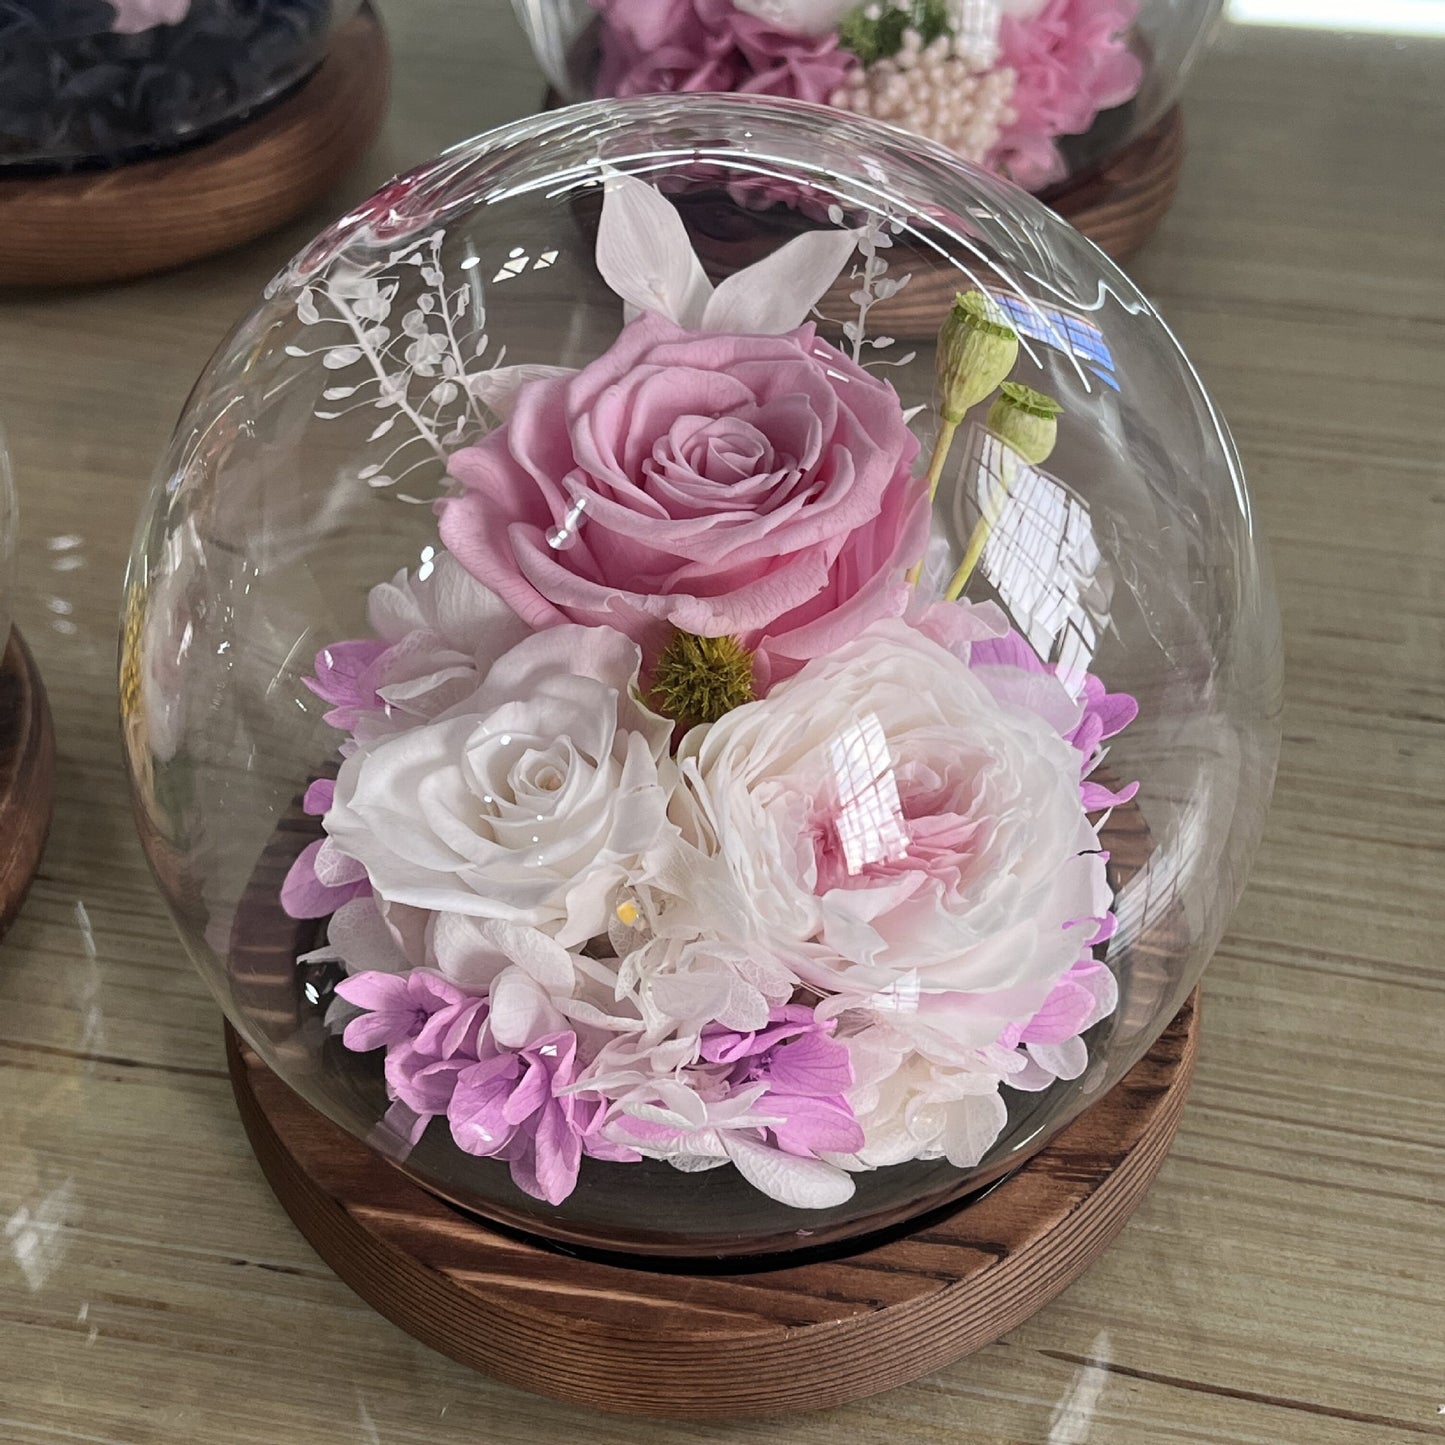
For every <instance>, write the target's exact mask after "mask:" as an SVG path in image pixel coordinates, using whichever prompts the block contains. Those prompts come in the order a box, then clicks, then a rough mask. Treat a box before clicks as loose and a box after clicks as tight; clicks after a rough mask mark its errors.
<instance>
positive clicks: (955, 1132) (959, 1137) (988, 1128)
mask: <svg viewBox="0 0 1445 1445" xmlns="http://www.w3.org/2000/svg"><path fill="white" fill-rule="evenodd" d="M1007 1122H1008V1109H1007V1107H1006V1106H1005V1104H1004V1101H1003V1100H1002V1099H1001V1098H1000V1097H999V1095H998V1093H997V1091H995V1092H994V1093H992V1094H982V1095H979V1096H978V1097H976V1098H971V1099H960V1100H958V1101H957V1102H955V1103H953V1104H950V1105H949V1106H948V1122H947V1124H946V1126H945V1128H944V1134H943V1147H944V1155H945V1157H946V1158H947V1159H948V1162H949V1163H950V1164H952V1165H953V1167H954V1168H955V1169H972V1168H973V1166H974V1165H975V1164H977V1163H978V1162H979V1160H981V1159H982V1158H983V1156H984V1155H985V1154H987V1153H988V1151H989V1150H990V1149H991V1148H992V1147H993V1142H994V1140H995V1139H997V1138H998V1136H999V1134H1000V1133H1002V1131H1003V1126H1004V1125H1005V1124H1006V1123H1007Z"/></svg>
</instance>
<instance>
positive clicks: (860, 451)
mask: <svg viewBox="0 0 1445 1445" xmlns="http://www.w3.org/2000/svg"><path fill="white" fill-rule="evenodd" d="M917 450H918V443H917V441H916V440H915V439H914V437H913V434H912V433H911V432H910V431H909V429H908V426H907V423H906V422H905V421H904V418H903V410H902V406H901V404H900V402H899V400H898V395H897V393H896V392H895V391H894V390H893V388H892V387H890V386H888V385H887V384H886V383H884V382H882V381H879V380H878V379H877V378H876V377H874V376H872V375H870V374H869V373H868V372H866V371H864V370H863V369H862V368H861V367H860V366H858V365H857V364H856V363H855V362H853V361H850V360H849V359H848V358H847V357H846V356H844V355H843V354H842V352H840V351H838V350H836V349H835V348H833V347H831V346H829V345H827V344H826V343H825V342H822V341H820V340H818V338H817V337H816V336H815V334H814V328H813V327H812V326H811V325H807V326H800V327H799V328H798V329H797V330H796V331H792V332H789V333H788V334H786V335H783V336H731V335H718V334H700V333H697V332H689V331H685V330H683V329H681V328H679V327H678V326H676V325H675V324H674V323H672V322H670V321H666V320H664V319H663V318H661V317H659V316H643V317H641V318H639V319H638V320H636V321H634V322H632V323H631V324H630V325H628V326H627V327H626V328H625V329H624V330H623V332H622V334H621V336H620V337H619V338H618V340H617V342H616V343H615V344H614V345H613V346H612V348H611V349H610V350H609V351H607V352H606V353H605V354H604V355H603V356H601V357H599V358H598V360H597V361H595V362H593V364H592V365H591V366H589V367H587V368H585V369H584V370H582V371H580V372H577V373H575V374H574V375H571V376H566V377H549V378H544V379H541V380H537V381H533V382H529V383H527V384H525V385H523V386H522V387H521V388H520V389H519V390H518V392H517V395H516V402H515V409H514V410H513V412H512V414H511V417H510V420H509V421H508V422H507V423H506V424H505V425H504V426H501V427H499V428H498V429H497V430H495V431H493V432H492V433H491V434H490V435H488V436H487V437H486V438H485V439H484V440H483V441H482V442H480V443H479V444H478V445H477V446H474V447H468V448H466V449H465V450H463V451H460V452H458V453H456V455H455V456H453V458H452V461H451V471H452V475H453V476H455V477H456V478H457V479H458V480H459V481H461V482H462V483H463V485H464V487H465V491H464V492H463V493H462V495H461V496H460V497H457V498H454V499H452V500H450V501H447V502H444V503H442V520H441V534H442V538H443V540H444V541H445V543H446V546H447V547H448V548H449V549H450V551H451V552H452V554H453V555H454V556H455V557H456V558H457V560H458V561H460V562H461V564H462V565H463V566H464V567H465V568H466V569H467V570H468V571H469V572H471V573H472V575H473V576H475V577H476V578H478V579H479V580H480V581H481V582H483V583H484V584H485V585H486V586H488V587H489V588H491V589H492V591H493V592H495V593H496V594H497V595H498V596H499V597H501V598H502V600H503V601H504V602H506V603H507V605H508V606H510V607H511V608H512V609H513V610H514V611H515V612H516V613H517V614H518V616H520V617H521V618H522V620H523V621H524V622H526V623H528V624H529V625H530V626H532V627H536V628H542V627H550V626H553V625H555V624H557V623H561V622H566V621H575V622H582V623H587V624H593V625H598V624H601V625H606V626H609V627H614V628H617V629H618V630H619V631H621V632H624V633H626V634H627V635H628V636H629V637H631V638H632V639H633V640H634V641H636V642H638V643H640V644H642V646H643V649H644V652H646V653H647V654H648V655H654V654H655V652H656V650H657V649H658V648H660V647H661V646H663V645H665V643H666V640H667V638H668V636H669V635H670V630H671V628H673V627H677V628H680V629H682V630H683V631H685V632H692V633H696V634H698V635H700V636H706V637H722V636H733V637H737V638H739V639H740V640H741V641H742V643H743V644H744V645H745V646H747V647H750V648H753V649H754V650H756V651H757V652H758V653H759V660H760V663H761V667H760V670H759V681H760V682H762V683H764V684H765V683H766V682H767V680H768V678H769V677H770V676H771V677H774V678H776V677H780V676H786V675H788V674H789V673H792V672H795V671H796V670H797V669H798V667H799V666H801V664H802V663H803V662H805V661H807V660H808V659H809V658H812V657H817V656H820V655H822V654H824V653H827V652H830V651H832V650H833V649H834V648H836V647H838V646H840V645H842V644H843V643H844V642H847V641H848V640H849V639H851V638H853V637H854V636H856V635H857V634H858V633H859V632H860V631H861V630H862V629H863V628H864V627H866V626H867V625H868V624H869V623H870V622H872V621H874V620H876V619H878V618H882V617H890V616H898V615H900V614H901V613H902V611H903V610H904V607H905V606H906V604H907V600H908V588H907V585H906V583H905V580H904V572H905V570H906V568H907V567H908V565H909V564H910V563H912V562H913V561H914V560H915V559H916V558H917V557H918V556H919V555H920V553H921V552H922V550H923V547H924V545H925V542H926V540H927V533H928V495H927V489H926V486H925V484H924V483H923V481H922V480H921V479H914V478H913V477H912V475H911V468H912V463H913V460H914V457H915V455H916V454H917Z"/></svg>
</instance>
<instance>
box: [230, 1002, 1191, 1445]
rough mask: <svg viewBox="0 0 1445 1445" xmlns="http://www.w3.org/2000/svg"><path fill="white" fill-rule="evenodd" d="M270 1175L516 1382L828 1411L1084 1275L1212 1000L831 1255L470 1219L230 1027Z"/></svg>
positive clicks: (613, 1401) (938, 1358) (394, 1294)
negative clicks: (725, 1270)
mask: <svg viewBox="0 0 1445 1445" xmlns="http://www.w3.org/2000/svg"><path fill="white" fill-rule="evenodd" d="M226 1039H227V1057H228V1062H229V1065H230V1070H231V1082H232V1086H233V1087H234V1089H235V1091H236V1101H237V1104H238V1105H239V1107H240V1110H241V1118H242V1120H243V1121H244V1123H245V1126H246V1132H247V1134H248V1135H249V1136H250V1139H251V1144H252V1146H253V1147H254V1149H255V1151H256V1157H257V1159H258V1160H259V1161H260V1164H261V1168H262V1169H263V1170H264V1171H265V1174H266V1178H267V1179H268V1180H269V1181H270V1184H271V1187H272V1188H273V1189H274V1190H275V1191H276V1195H277V1198H278V1199H280V1201H281V1203H282V1205H283V1206H284V1207H285V1209H286V1212H287V1213H288V1214H289V1215H290V1216H291V1218H292V1219H293V1220H295V1222H296V1224H297V1226H298V1228H299V1229H300V1230H301V1232H302V1233H303V1234H304V1235H305V1236H306V1238H307V1239H308V1240H309V1241H310V1242H311V1244H312V1245H313V1246H314V1247H315V1249H316V1252H317V1253H318V1254H319V1255H320V1256H321V1257H322V1258H323V1259H324V1260H325V1261H326V1262H327V1263H328V1264H329V1265H330V1266H331V1267H332V1268H333V1269H334V1270H335V1271H336V1272H337V1274H339V1275H340V1276H341V1278H342V1279H344V1280H345V1281H346V1282H347V1283H348V1284H349V1285H351V1287H352V1288H353V1289H354V1290H356V1292H357V1293H358V1294H359V1295H360V1296H361V1297H362V1298H363V1299H364V1300H366V1301H367V1302H368V1303H369V1304H371V1305H374V1306H375V1307H376V1308H377V1309H379V1310H380V1311H381V1312H382V1313H383V1314H384V1315H386V1316H387V1317H388V1318H389V1319H391V1320H393V1321H395V1323H397V1324H398V1325H400V1326H401V1327H402V1328H403V1329H405V1330H406V1331H407V1332H408V1333H410V1334H413V1335H415V1336H416V1337H417V1338H418V1339H419V1340H422V1341H423V1342H424V1343H426V1344H429V1345H431V1346H432V1347H433V1348H435V1349H438V1350H441V1351H442V1352H443V1353H445V1354H448V1355H450V1356H451V1357H452V1358H453V1359H456V1360H459V1361H461V1362H462V1363H463V1364H466V1365H471V1366H472V1367H473V1368H475V1369H479V1370H483V1371H485V1372H486V1373H488V1374H490V1375H495V1376H496V1377H497V1378H499V1379H501V1380H505V1381H506V1382H507V1383H508V1384H511V1385H518V1386H521V1387H522V1388H523V1389H527V1390H534V1391H537V1392H538V1393H541V1394H544V1395H552V1396H555V1397H557V1398H559V1399H562V1400H566V1401H569V1402H571V1403H574V1404H580V1405H586V1406H589V1407H591V1408H594V1409H602V1410H611V1411H618V1412H622V1413H626V1414H639V1415H657V1416H662V1417H665V1418H670V1419H687V1420H697V1419H718V1418H729V1419H735V1418H741V1417H744V1416H749V1415H765V1416H772V1415H780V1414H788V1413H792V1412H795V1411H798V1410H812V1409H820V1408H824V1407H829V1406H835V1405H841V1404H846V1403H848V1402H851V1401H853V1400H858V1399H861V1398H864V1397H866V1396H869V1395H875V1394H878V1393H879V1392H880V1391H884V1390H889V1389H893V1388H895V1387H897V1386H899V1385H902V1384H906V1383H908V1381H910V1380H915V1379H917V1378H918V1377H919V1376H920V1375H925V1374H928V1373H929V1372H930V1371H933V1370H936V1369H939V1368H941V1367H943V1366H944V1365H948V1364H951V1363H952V1362H953V1361H954V1360H957V1359H959V1358H960V1357H962V1356H963V1355H966V1354H971V1353H972V1352H973V1351H974V1350H977V1349H979V1348H981V1347H982V1346H984V1345H987V1344H991V1343H992V1342H993V1341H994V1340H996V1339H998V1338H999V1337H1000V1336H1002V1335H1004V1334H1006V1333H1007V1332H1008V1331H1009V1330H1011V1329H1013V1328H1015V1327H1016V1326H1017V1325H1019V1324H1021V1323H1022V1322H1023V1321H1024V1320H1026V1319H1027V1318H1028V1317H1029V1316H1030V1315H1031V1314H1033V1313H1034V1312H1035V1311H1036V1310H1037V1309H1039V1308H1040V1307H1041V1306H1042V1305H1044V1304H1046V1303H1047V1302H1048V1301H1049V1300H1050V1299H1052V1298H1053V1297H1054V1296H1055V1295H1057V1294H1058V1293H1059V1292H1060V1291H1061V1290H1063V1289H1065V1288H1066V1287H1067V1286H1068V1285H1070V1284H1072V1283H1073V1282H1074V1280H1075V1279H1077V1278H1078V1276H1079V1275H1080V1274H1082V1273H1083V1272H1084V1270H1085V1269H1087V1268H1088V1267H1089V1265H1090V1264H1091V1263H1092V1262H1093V1261H1094V1259H1095V1258H1097V1256H1098V1255H1099V1254H1100V1253H1101V1252H1102V1251H1103V1250H1104V1249H1105V1248H1107V1247H1108V1245H1109V1243H1110V1242H1111V1241H1112V1240H1113V1239H1114V1237H1115V1235H1117V1234H1118V1232H1119V1230H1120V1229H1122V1228H1123V1226H1124V1223H1125V1221H1126V1220H1127V1219H1128V1218H1129V1216H1130V1214H1132V1213H1133V1212H1134V1209H1135V1208H1136V1207H1137V1206H1138V1204H1139V1203H1140V1201H1141V1200H1142V1199H1143V1197H1144V1195H1145V1193H1146V1192H1147V1190H1148V1188H1149V1185H1150V1184H1151V1183H1152V1182H1153V1180H1154V1176H1155V1174H1156V1173H1157V1172H1158V1170H1159V1166H1160V1165H1161V1164H1162V1163H1163V1161H1164V1156H1165V1154H1166V1153H1167V1152H1168V1149H1169V1145H1170V1143H1171V1142H1172V1141H1173V1138H1174V1134H1175V1131H1176V1130H1177V1129H1178V1127H1179V1119H1180V1115H1181V1113H1182V1112H1183V1108H1184V1101H1185V1098H1186V1097H1187V1095H1188V1092H1189V1083H1190V1080H1191V1078H1192V1077H1193V1074H1194V1060H1195V1056H1196V1053H1197V1051H1198V1040H1199V1012H1198V997H1197V995H1196V996H1195V997H1193V998H1191V999H1190V1000H1189V1002H1188V1003H1187V1004H1186V1005H1185V1006H1184V1008H1183V1009H1182V1010H1181V1011H1180V1013H1179V1015H1178V1016H1177V1017H1176V1018H1175V1020H1174V1022H1173V1023H1172V1024H1171V1025H1170V1026H1169V1028H1168V1029H1166V1030H1165V1032H1164V1033H1163V1034H1162V1035H1161V1036H1160V1038H1159V1040H1158V1041H1157V1042H1156V1043H1155V1045H1154V1047H1153V1048H1152V1049H1151V1050H1150V1051H1149V1053H1148V1055H1147V1056H1146V1057H1145V1058H1144V1059H1143V1060H1142V1061H1141V1062H1140V1063H1139V1064H1138V1065H1137V1066H1136V1067H1135V1068H1134V1069H1133V1070H1132V1072H1131V1073H1130V1074H1129V1075H1128V1076H1127V1077H1126V1078H1125V1079H1124V1080H1123V1081H1122V1082H1121V1083H1120V1084H1119V1085H1118V1086H1117V1087H1116V1088H1114V1089H1112V1090H1111V1091H1110V1092H1109V1093H1108V1094H1107V1095H1106V1096H1105V1097H1104V1098H1103V1099H1101V1100H1100V1101H1099V1102H1098V1103H1097V1104H1095V1105H1094V1106H1093V1107H1092V1108H1091V1109H1089V1110H1088V1111H1087V1112H1086V1113H1084V1114H1082V1115H1080V1116H1079V1118H1078V1119H1076V1120H1075V1121H1074V1122H1073V1123H1072V1124H1071V1125H1069V1127H1068V1128H1067V1129H1065V1130H1063V1131H1062V1132H1061V1133H1060V1134H1059V1135H1058V1136H1057V1137H1056V1138H1055V1139H1054V1140H1053V1141H1052V1142H1051V1143H1050V1144H1049V1146H1048V1147H1047V1148H1046V1149H1044V1150H1043V1151H1042V1152H1041V1153H1039V1154H1036V1155H1034V1157H1033V1158H1032V1159H1030V1160H1029V1161H1028V1162H1027V1163H1026V1164H1025V1165H1024V1166H1023V1167H1022V1168H1021V1169H1019V1170H1018V1171H1017V1172H1016V1173H1015V1174H1013V1175H1011V1176H1010V1177H1009V1178H1008V1179H1006V1180H1005V1181H1004V1182H1003V1183H1002V1184H1000V1185H999V1186H998V1187H997V1188H995V1189H994V1190H993V1191H992V1192H990V1193H989V1194H987V1195H985V1196H984V1197H983V1198H982V1199H981V1200H980V1201H978V1202H977V1203H975V1204H972V1205H970V1206H968V1207H967V1208H965V1209H962V1210H959V1211H957V1212H955V1213H954V1214H952V1215H951V1216H950V1217H948V1218H945V1219H943V1220H941V1221H938V1222H934V1223H930V1224H929V1225H928V1226H926V1227H924V1228H922V1229H919V1230H918V1231H916V1232H914V1233H911V1234H908V1235H906V1236H904V1237H903V1238H900V1239H896V1240H893V1241H892V1242H890V1243H887V1244H883V1245H880V1246H878V1247H876V1248H873V1249H868V1250H865V1251H863V1252H861V1253H857V1254H850V1255H847V1256H845V1257H843V1258H840V1259H837V1260H832V1261H829V1262H826V1263H813V1264H807V1265H804V1266H800V1267H793V1268H787V1267H784V1268H777V1269H772V1270H768V1271H766V1272H760V1273H754V1274H739V1275H726V1276H720V1275H715V1274H714V1275H708V1274H698V1273H694V1272H687V1271H685V1272H680V1273H679V1272H668V1273H659V1272H656V1271H654V1270H650V1269H647V1268H645V1267H641V1266H640V1267H638V1268H636V1269H631V1268H621V1267H618V1266H617V1265H613V1264H603V1263H598V1262H595V1261H592V1260H588V1259H579V1258H576V1257H573V1256H570V1255H566V1254H562V1253H557V1252H554V1251H553V1250H551V1249H548V1248H545V1247H543V1246H541V1245H537V1244H532V1243H528V1242H525V1241H524V1240H521V1239H518V1238H515V1237H513V1236H510V1235H504V1234H501V1233H499V1232H497V1231H496V1230H494V1229H491V1228H489V1227H488V1226H486V1225H485V1224H483V1223H482V1222H480V1221H477V1220H473V1219H470V1218H467V1217H466V1216H464V1215H461V1214H459V1213H458V1212H457V1211H456V1210H454V1209H451V1208H450V1207H448V1206H447V1205H445V1204H444V1203H442V1202H441V1201H440V1200H438V1199H436V1198H434V1197H433V1196H432V1195H430V1194H428V1193H427V1192H426V1191H424V1190H423V1189H421V1188H419V1187H418V1186H417V1185H415V1184H413V1183H412V1182H411V1181H410V1180H409V1179H407V1178H406V1176H405V1175H403V1174H402V1173H400V1172H399V1171H398V1170H396V1169H393V1168H391V1167H389V1166H388V1165H386V1164H383V1163H381V1162H380V1161H379V1160H378V1159H377V1157H376V1155H375V1154H373V1153H372V1152H371V1151H370V1150H369V1149H367V1148H366V1147H365V1146H364V1145H362V1144H360V1143H358V1142H357V1141H356V1140H355V1139H353V1138H352V1137H351V1136H350V1135H348V1134H346V1133H344V1132H342V1131H341V1130H340V1129H338V1128H337V1127H336V1126H335V1125H334V1124H331V1123H330V1122H328V1121H327V1120H326V1119H324V1118H322V1116H321V1115H320V1114H318V1113H317V1112H316V1111H315V1110H314V1109H312V1108H310V1107H309V1106H308V1105H307V1104H305V1103H303V1102H302V1101H301V1099H300V1098H298V1097H297V1095H295V1094H294V1093H293V1092H292V1091H291V1090H290V1089H289V1088H288V1087H287V1086H286V1085H285V1084H283V1083H282V1082H281V1081H280V1080H279V1079H278V1078H277V1077H276V1076H275V1075H274V1074H272V1073H271V1072H270V1070H269V1069H267V1068H266V1066H265V1065H264V1064H263V1063H262V1062H261V1060H260V1059H259V1058H258V1057H257V1056H256V1054H255V1053H253V1052H252V1051H251V1050H250V1049H248V1048H246V1047H245V1046H244V1045H243V1044H242V1043H241V1042H240V1040H239V1039H238V1038H237V1036H236V1034H235V1033H234V1031H232V1030H231V1029H230V1028H229V1027H228V1028H227V1030H226Z"/></svg>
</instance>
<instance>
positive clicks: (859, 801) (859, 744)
mask: <svg viewBox="0 0 1445 1445" xmlns="http://www.w3.org/2000/svg"><path fill="white" fill-rule="evenodd" d="M829 753H830V761H831V763H832V766H833V782H834V790H835V796H836V797H837V799H838V815H837V817H836V819H835V820H834V827H835V828H836V829H837V833H838V841H839V843H840V844H841V845H842V847H843V865H844V867H845V868H846V869H847V870H848V876H849V877H850V878H852V877H856V876H857V875H858V874H859V873H861V872H862V871H863V870H864V869H865V868H867V867H868V866H869V865H870V864H875V863H886V862H890V861H896V860H897V859H900V858H906V857H907V856H908V822H907V820H906V819H905V818H904V816H903V805H902V803H901V802H900V801H899V798H898V783H897V780H896V779H895V778H894V776H893V760H892V758H891V757H890V756H889V754H888V739H887V738H886V737H885V736H884V734H883V724H882V723H881V722H879V721H878V717H877V714H876V713H865V714H864V715H863V716H862V717H861V718H859V719H858V721H857V722H856V723H854V724H853V726H852V727H850V728H849V729H848V730H847V731H846V732H843V733H840V734H839V735H838V736H837V737H835V738H834V739H833V740H832V742H831V743H830V744H829Z"/></svg>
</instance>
